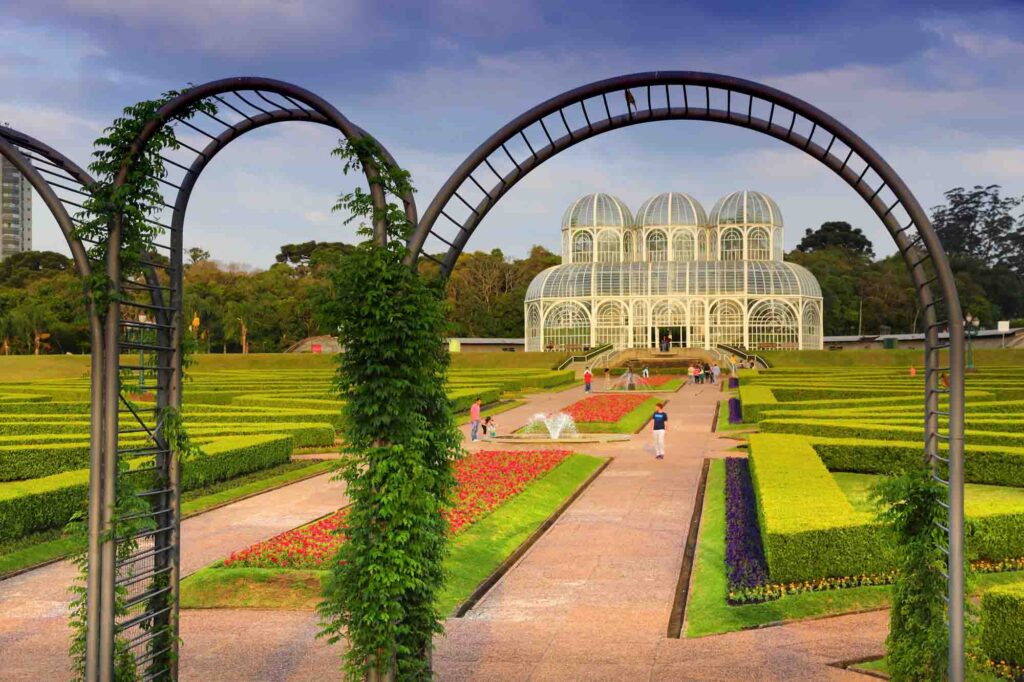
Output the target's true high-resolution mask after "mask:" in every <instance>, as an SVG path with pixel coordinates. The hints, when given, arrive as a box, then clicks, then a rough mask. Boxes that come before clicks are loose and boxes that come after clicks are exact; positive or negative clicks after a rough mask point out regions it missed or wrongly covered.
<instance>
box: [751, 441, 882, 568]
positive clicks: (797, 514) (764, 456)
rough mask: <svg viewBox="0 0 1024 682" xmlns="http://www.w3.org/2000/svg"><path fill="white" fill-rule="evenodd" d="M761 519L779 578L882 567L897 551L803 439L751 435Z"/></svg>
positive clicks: (769, 556) (767, 549) (768, 553)
mask: <svg viewBox="0 0 1024 682" xmlns="http://www.w3.org/2000/svg"><path fill="white" fill-rule="evenodd" d="M750 469H751V476H752V478H753V480H754V488H755V490H756V491H757V512H758V521H759V522H760V524H761V537H762V541H763V544H764V552H765V557H766V559H767V561H768V570H769V574H770V576H771V579H772V580H773V581H775V582H789V581H799V580H808V579H811V578H820V577H839V576H849V575H861V574H865V573H883V572H885V571H887V570H889V569H890V568H891V567H892V563H893V557H892V551H891V549H889V547H888V546H887V543H885V542H884V540H883V538H882V537H881V528H880V527H879V526H878V524H876V523H874V521H873V519H872V517H871V515H870V514H864V513H861V512H857V511H855V510H854V508H853V506H852V505H851V504H850V502H849V500H848V499H847V498H846V495H845V494H843V491H842V490H841V489H840V488H839V485H838V484H837V483H836V481H835V479H834V478H832V475H831V474H830V473H829V471H828V469H826V468H825V465H824V464H823V463H822V461H821V459H820V458H819V457H818V456H817V454H816V453H815V452H814V450H813V449H812V448H811V446H810V444H809V443H807V442H806V441H805V440H802V439H800V440H797V439H792V438H785V437H783V438H779V437H778V436H773V435H768V434H752V435H751V437H750Z"/></svg>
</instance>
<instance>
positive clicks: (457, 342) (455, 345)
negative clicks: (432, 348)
mask: <svg viewBox="0 0 1024 682" xmlns="http://www.w3.org/2000/svg"><path fill="white" fill-rule="evenodd" d="M448 350H449V351H450V352H452V353H495V352H502V351H504V352H506V353H517V352H518V353H521V352H523V351H525V350H526V339H525V338H519V339H500V338H483V337H476V338H472V337H469V338H467V337H461V338H451V339H448Z"/></svg>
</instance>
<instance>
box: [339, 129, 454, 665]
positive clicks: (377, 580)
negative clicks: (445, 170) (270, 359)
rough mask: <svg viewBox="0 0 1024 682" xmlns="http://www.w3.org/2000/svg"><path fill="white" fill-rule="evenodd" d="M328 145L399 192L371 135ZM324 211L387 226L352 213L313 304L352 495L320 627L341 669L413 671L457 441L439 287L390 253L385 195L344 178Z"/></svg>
mask: <svg viewBox="0 0 1024 682" xmlns="http://www.w3.org/2000/svg"><path fill="white" fill-rule="evenodd" d="M335 155H336V156H338V157H340V158H341V159H342V160H343V162H344V170H345V172H346V173H348V172H350V171H352V170H355V169H359V168H361V167H362V166H363V165H364V164H372V166H373V167H374V168H375V169H376V170H377V172H378V174H379V176H378V177H377V178H376V179H375V180H372V181H371V182H376V183H379V185H380V187H381V188H382V189H383V190H384V192H385V195H386V196H388V197H389V198H392V199H394V198H398V197H402V196H407V193H408V192H411V191H412V186H411V183H410V180H409V174H408V173H407V172H406V171H404V170H402V169H400V168H398V167H396V166H394V165H393V164H391V163H389V162H388V160H387V159H386V158H384V156H383V154H381V151H380V149H379V147H378V146H377V145H376V143H375V142H374V141H373V140H372V139H369V138H360V139H352V140H348V141H344V142H342V144H341V146H340V147H339V148H338V149H336V150H335ZM335 209H336V210H343V211H346V212H348V213H349V214H350V215H351V216H352V218H350V219H349V220H350V221H351V220H355V219H363V220H371V221H372V222H374V223H376V222H378V221H380V220H383V221H384V222H385V224H386V226H387V229H386V239H385V240H384V243H383V244H381V243H377V242H375V241H374V240H373V239H372V238H371V237H372V234H373V232H372V229H371V227H369V226H368V225H365V224H364V225H362V227H361V228H360V230H359V234H360V236H361V237H363V239H364V241H363V242H362V243H360V244H359V245H358V246H357V247H356V248H355V250H354V251H353V252H352V253H351V254H350V255H348V256H346V257H345V258H344V259H343V260H342V261H341V263H340V265H339V266H338V267H337V268H336V269H335V270H334V271H333V272H332V273H331V275H330V279H331V285H332V288H333V297H332V298H331V300H330V301H329V302H327V303H326V304H325V306H324V308H325V310H324V312H325V317H326V318H327V319H329V320H330V321H331V322H332V323H334V324H337V326H338V332H339V340H340V342H341V345H342V347H343V348H344V349H345V352H344V353H341V354H339V355H338V359H337V362H338V368H337V374H336V378H335V387H336V389H337V392H338V394H339V396H340V397H341V398H342V399H343V400H344V403H343V408H342V414H343V420H342V421H343V428H342V438H343V440H344V442H345V445H344V448H343V453H342V454H343V458H342V460H341V464H340V469H339V476H340V477H341V478H343V479H344V480H345V481H346V483H347V486H348V487H347V495H348V498H349V500H351V502H352V506H351V508H350V511H349V514H348V517H347V524H348V525H347V528H344V529H343V533H344V535H345V538H346V541H345V542H344V543H342V544H341V547H340V549H339V553H338V556H337V558H336V560H335V561H334V562H333V564H334V567H333V569H332V573H331V577H330V580H329V581H328V583H327V585H326V587H325V590H324V600H323V602H322V603H321V604H320V607H319V613H320V616H321V619H322V622H323V626H322V630H321V633H320V636H322V637H325V638H326V639H327V640H328V641H330V642H332V643H334V642H338V641H342V640H345V641H347V645H348V650H347V652H346V655H345V664H344V667H345V672H346V675H347V676H348V677H349V678H350V679H353V680H355V679H363V678H364V676H365V675H367V674H370V673H380V674H388V673H389V672H391V673H394V674H395V675H396V676H397V678H398V679H402V680H415V679H426V678H429V677H430V669H429V662H428V661H429V651H430V647H431V641H432V638H433V635H434V634H435V633H437V632H440V631H441V615H440V614H439V613H438V612H437V610H436V608H435V602H436V598H437V595H438V593H439V591H440V589H441V587H442V585H443V580H444V574H443V569H442V562H443V559H444V555H445V552H446V547H447V524H446V523H445V521H444V518H443V516H442V512H443V509H444V508H445V506H446V505H447V504H448V500H449V495H450V494H451V491H452V488H453V485H454V477H453V473H452V466H451V465H452V461H453V459H455V458H456V457H457V456H458V455H459V452H460V443H461V436H460V433H459V431H458V429H457V428H456V427H455V423H454V420H453V418H452V414H451V409H450V406H449V404H448V399H447V396H446V395H445V391H444V384H445V377H446V373H447V369H448V352H447V347H446V346H445V344H444V336H445V333H444V332H445V328H446V320H445V313H446V304H445V299H444V291H443V288H442V285H441V283H440V282H437V281H430V280H427V279H425V278H423V277H420V276H419V275H417V274H416V272H415V271H414V270H413V269H412V268H410V267H409V266H408V265H407V264H405V263H404V262H403V261H404V259H405V258H406V256H407V254H408V250H407V249H406V246H405V244H406V240H407V239H408V237H409V235H410V234H411V232H412V229H413V227H414V226H413V225H412V224H411V223H410V222H409V220H408V219H407V217H406V213H405V211H404V209H403V208H402V207H401V206H400V205H399V204H398V203H396V202H390V201H389V202H387V204H386V206H384V207H375V206H374V203H373V199H372V196H371V194H370V193H368V192H366V191H365V190H363V189H357V190H355V191H353V192H350V193H347V194H345V195H343V196H341V197H340V198H339V200H338V203H337V205H336V206H335Z"/></svg>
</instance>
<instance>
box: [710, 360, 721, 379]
mask: <svg viewBox="0 0 1024 682" xmlns="http://www.w3.org/2000/svg"><path fill="white" fill-rule="evenodd" d="M721 373H722V368H721V367H719V366H718V363H717V362H716V363H714V364H713V365H711V383H713V384H717V383H718V375H719V374H721Z"/></svg>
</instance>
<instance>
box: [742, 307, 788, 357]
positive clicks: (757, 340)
mask: <svg viewBox="0 0 1024 682" xmlns="http://www.w3.org/2000/svg"><path fill="white" fill-rule="evenodd" d="M799 333H800V329H799V327H797V321H796V311H794V310H793V308H791V307H790V306H789V305H787V304H785V303H783V302H782V301H760V302H758V303H757V304H755V305H754V306H753V307H752V308H751V309H750V327H749V330H748V334H749V338H750V347H751V348H752V349H753V350H797V349H798V347H799V345H800V338H799Z"/></svg>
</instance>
